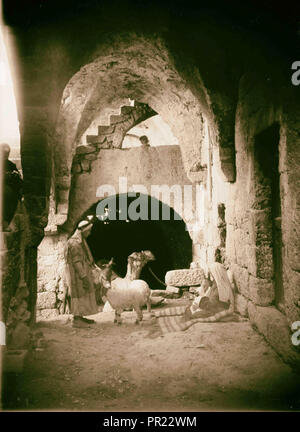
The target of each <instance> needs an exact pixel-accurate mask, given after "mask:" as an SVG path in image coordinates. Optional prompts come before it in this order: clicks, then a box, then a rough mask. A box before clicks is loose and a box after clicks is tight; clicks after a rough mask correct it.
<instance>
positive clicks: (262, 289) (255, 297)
mask: <svg viewBox="0 0 300 432" xmlns="http://www.w3.org/2000/svg"><path fill="white" fill-rule="evenodd" d="M249 296H250V299H251V300H252V301H253V302H254V303H255V304H256V305H259V306H268V305H270V304H271V303H272V302H273V301H274V299H275V291H274V285H273V282H272V281H270V280H266V279H259V278H255V277H253V276H251V275H250V278H249Z"/></svg>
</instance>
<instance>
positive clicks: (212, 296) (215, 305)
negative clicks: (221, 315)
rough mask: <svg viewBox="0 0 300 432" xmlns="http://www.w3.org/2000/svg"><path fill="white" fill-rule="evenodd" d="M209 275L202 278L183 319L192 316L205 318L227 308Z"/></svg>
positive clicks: (192, 317) (191, 317)
mask: <svg viewBox="0 0 300 432" xmlns="http://www.w3.org/2000/svg"><path fill="white" fill-rule="evenodd" d="M212 279H213V277H212V276H211V275H210V276H208V277H207V278H205V279H204V281H203V283H202V285H201V288H200V290H199V296H197V297H196V298H195V299H194V300H193V302H192V304H191V306H188V307H187V308H186V310H185V313H184V319H185V321H188V320H190V319H194V318H207V317H209V316H212V315H215V314H216V313H218V312H221V311H223V310H225V309H228V308H229V303H226V302H222V301H220V300H219V293H218V287H217V284H216V281H215V280H214V279H213V280H212Z"/></svg>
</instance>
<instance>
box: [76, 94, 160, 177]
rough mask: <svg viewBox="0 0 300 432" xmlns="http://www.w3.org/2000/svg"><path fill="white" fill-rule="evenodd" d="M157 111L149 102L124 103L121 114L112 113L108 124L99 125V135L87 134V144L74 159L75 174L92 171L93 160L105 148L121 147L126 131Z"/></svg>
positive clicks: (78, 147) (79, 149) (77, 150)
mask: <svg viewBox="0 0 300 432" xmlns="http://www.w3.org/2000/svg"><path fill="white" fill-rule="evenodd" d="M156 114H157V113H156V112H155V111H154V110H153V109H152V108H150V107H149V106H148V105H147V104H144V103H140V102H135V104H134V106H128V105H124V106H122V107H121V108H120V112H119V114H111V115H110V117H109V124H108V125H99V126H98V134H97V135H87V136H86V142H87V144H86V145H79V146H77V149H76V155H75V157H74V160H73V167H72V172H73V174H80V173H82V172H90V171H91V162H92V161H93V160H95V159H97V158H98V153H99V151H100V150H103V149H113V148H116V149H121V148H122V142H123V139H124V137H125V135H126V133H127V132H128V131H129V130H130V129H131V128H132V127H134V126H135V125H137V124H138V123H141V122H142V121H144V120H146V119H148V118H150V117H152V116H154V115H156Z"/></svg>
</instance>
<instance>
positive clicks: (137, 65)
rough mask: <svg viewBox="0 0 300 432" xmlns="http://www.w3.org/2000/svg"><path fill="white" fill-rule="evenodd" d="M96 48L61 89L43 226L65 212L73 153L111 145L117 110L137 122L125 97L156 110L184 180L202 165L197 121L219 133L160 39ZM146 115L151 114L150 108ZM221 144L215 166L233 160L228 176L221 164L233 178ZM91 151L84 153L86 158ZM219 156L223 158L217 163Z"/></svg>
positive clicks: (118, 134)
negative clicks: (50, 202) (174, 144)
mask: <svg viewBox="0 0 300 432" xmlns="http://www.w3.org/2000/svg"><path fill="white" fill-rule="evenodd" d="M102 48H103V50H102V51H101V55H99V56H97V53H95V54H94V58H95V60H94V61H93V62H91V63H89V64H86V65H85V66H84V67H82V68H81V69H80V71H79V72H77V73H76V74H75V75H74V76H73V77H72V78H71V80H70V81H69V83H68V84H67V86H66V88H65V90H64V93H63V97H62V103H61V108H60V113H59V117H58V121H57V129H56V137H55V188H54V189H55V191H54V194H53V197H54V202H55V204H54V206H55V208H56V210H55V212H54V213H55V217H54V218H53V222H51V221H50V225H51V224H52V225H53V224H54V225H55V224H59V225H61V224H62V223H64V222H65V221H66V219H67V217H68V207H69V199H70V188H71V182H72V175H71V171H72V167H74V158H75V162H76V158H77V156H78V154H80V153H81V152H90V153H93V151H92V148H90V147H88V146H94V147H95V145H97V151H99V149H101V148H102V149H104V148H108V147H118V145H119V144H118V143H119V142H120V140H121V138H122V135H123V134H124V131H125V127H123V126H124V124H123V126H122V127H120V123H121V122H120V115H121V116H122V115H123V116H125V120H124V123H125V124H126V122H127V121H128V114H132V117H133V120H131V125H134V124H135V123H136V122H137V120H139V121H140V118H141V116H140V115H138V116H137V117H139V118H138V119H137V118H136V114H135V113H133V112H132V113H130V111H132V109H131V107H129V106H126V105H128V101H129V100H137V101H139V102H140V106H143V107H145V106H148V107H151V108H149V109H150V110H154V111H155V112H156V113H159V114H160V115H161V117H162V118H163V119H164V121H165V122H166V123H167V124H168V125H169V126H170V127H171V129H172V132H173V134H174V136H176V138H177V140H178V143H179V146H180V149H181V154H182V159H183V164H184V168H185V172H186V174H187V176H188V178H189V179H190V181H192V182H203V179H204V178H205V177H206V167H205V166H204V165H203V163H202V160H201V147H202V142H203V140H204V136H205V133H206V127H205V122H208V123H209V130H210V135H211V140H212V141H218V142H221V141H222V140H220V139H219V138H217V137H219V135H220V134H219V129H218V124H217V120H216V119H215V116H214V113H213V110H212V104H211V102H210V99H209V96H208V92H207V90H206V88H205V86H204V84H203V82H202V80H201V77H200V75H199V73H197V74H195V80H196V82H197V87H198V89H197V94H196V95H195V93H194V92H193V91H192V90H191V89H190V86H189V85H188V83H187V81H186V80H185V79H184V78H183V77H182V76H181V75H180V73H179V72H178V71H177V69H176V66H175V63H174V60H173V59H172V57H171V56H170V54H169V52H168V50H167V48H166V46H165V45H164V43H163V42H162V41H161V40H160V39H154V38H151V39H150V38H149V39H146V38H142V37H137V36H135V35H128V38H127V39H125V40H122V41H121V40H120V39H117V38H116V39H115V40H114V41H112V43H111V45H110V46H109V47H108V46H104V47H102ZM99 52H100V50H99ZM121 107H122V108H121ZM120 109H121V111H118V110H120ZM146 114H147V115H148V116H149V115H151V111H150V112H148V113H146ZM144 115H145V113H144ZM109 116H110V117H109ZM126 116H127V118H126ZM108 117H109V120H108ZM96 118H99V122H100V124H99V125H98V126H99V130H98V134H97V135H94V136H89V135H88V136H86V131H87V130H88V128H89V127H90V125H91V124H92V123H93V122H95V119H96ZM105 122H106V123H105ZM119 122H120V123H119ZM128 129H129V127H128V128H127V130H128ZM108 135H110V137H108ZM83 137H84V138H86V141H87V142H86V143H84V142H83ZM191 137H192V139H191ZM85 144H88V146H86V145H85ZM221 147H222V146H221ZM221 147H220V148H221ZM222 148H223V147H222ZM229 150H230V149H229V148H228V149H227V151H226V152H225V153H226V154H227V156H226V157H225V156H224V155H223V153H224V151H223V150H222V152H223V153H222V155H221V153H220V156H221V157H220V161H221V167H222V168H223V169H224V166H225V165H226V164H227V165H226V166H227V168H228V166H229V165H230V164H233V165H232V167H233V168H232V175H228V169H227V171H226V169H224V172H225V175H226V178H227V180H229V181H233V180H234V174H233V173H234V158H233V156H232V155H233V154H232V152H230V151H229ZM220 151H221V150H220ZM93 157H94V156H92V155H91V156H88V158H89V159H90V160H92V158H93ZM225 159H226V160H227V162H226V164H225V165H224V161H225ZM228 164H229V165H228ZM89 165H90V163H89V162H86V163H84V166H85V170H86V171H89ZM74 169H75V172H76V170H77V171H78V170H81V169H82V167H78V165H77V166H75V168H74ZM229 171H230V169H229ZM73 172H74V171H73ZM53 184H54V182H53Z"/></svg>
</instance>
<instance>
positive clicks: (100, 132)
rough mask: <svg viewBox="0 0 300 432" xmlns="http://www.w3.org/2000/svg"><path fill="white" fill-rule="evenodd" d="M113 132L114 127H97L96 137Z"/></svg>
mask: <svg viewBox="0 0 300 432" xmlns="http://www.w3.org/2000/svg"><path fill="white" fill-rule="evenodd" d="M114 131H115V126H98V135H110V134H113V133H114Z"/></svg>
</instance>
